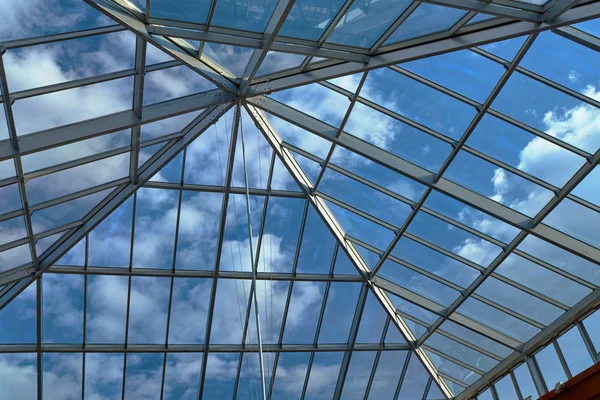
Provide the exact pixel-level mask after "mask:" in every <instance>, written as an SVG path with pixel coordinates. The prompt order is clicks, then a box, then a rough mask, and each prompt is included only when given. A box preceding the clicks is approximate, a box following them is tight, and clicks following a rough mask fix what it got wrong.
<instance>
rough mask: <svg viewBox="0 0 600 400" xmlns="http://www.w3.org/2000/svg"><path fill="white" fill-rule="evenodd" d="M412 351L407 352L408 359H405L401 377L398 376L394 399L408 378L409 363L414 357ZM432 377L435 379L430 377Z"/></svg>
mask: <svg viewBox="0 0 600 400" xmlns="http://www.w3.org/2000/svg"><path fill="white" fill-rule="evenodd" d="M412 353H413V352H412V351H409V352H407V353H406V359H405V360H404V365H403V366H402V372H401V373H400V377H399V378H398V384H397V385H396V391H395V392H394V397H393V399H394V400H396V399H397V398H398V396H399V395H400V390H401V389H402V384H403V383H404V378H406V372H407V371H408V363H409V362H410V359H411V357H412ZM430 379H433V378H432V377H430Z"/></svg>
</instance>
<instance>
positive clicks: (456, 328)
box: [440, 321, 512, 358]
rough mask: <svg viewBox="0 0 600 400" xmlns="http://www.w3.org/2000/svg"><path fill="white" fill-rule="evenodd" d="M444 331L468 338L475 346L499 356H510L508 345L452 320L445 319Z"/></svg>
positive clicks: (442, 327) (510, 351) (442, 328)
mask: <svg viewBox="0 0 600 400" xmlns="http://www.w3.org/2000/svg"><path fill="white" fill-rule="evenodd" d="M440 329H441V330H442V331H444V332H447V333H450V334H452V335H454V336H456V337H459V338H461V339H464V340H467V341H469V342H470V343H472V344H474V345H475V346H477V347H479V348H481V349H484V350H487V351H490V352H492V353H494V354H496V355H498V356H499V357H502V358H505V357H508V356H509V355H510V354H511V353H512V350H511V349H510V348H508V347H505V346H503V345H501V344H499V343H498V342H495V341H493V340H491V339H488V338H486V337H485V336H482V335H480V334H478V333H475V332H473V331H472V330H470V329H467V328H465V327H463V326H461V325H458V324H456V323H454V322H452V321H445V322H444V323H443V324H442V325H441V328H440Z"/></svg>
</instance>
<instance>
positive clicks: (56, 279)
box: [42, 274, 84, 343]
mask: <svg viewBox="0 0 600 400" xmlns="http://www.w3.org/2000/svg"><path fill="white" fill-rule="evenodd" d="M42 283H43V291H42V306H43V311H42V317H43V320H42V324H43V327H44V329H43V341H44V342H46V343H82V342H83V296H84V293H83V275H68V274H44V278H43V280H42Z"/></svg>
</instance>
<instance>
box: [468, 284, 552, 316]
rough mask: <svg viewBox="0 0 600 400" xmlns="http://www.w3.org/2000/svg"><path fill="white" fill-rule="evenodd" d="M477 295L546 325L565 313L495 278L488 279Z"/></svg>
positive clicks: (477, 291)
mask: <svg viewBox="0 0 600 400" xmlns="http://www.w3.org/2000/svg"><path fill="white" fill-rule="evenodd" d="M475 293H477V294H479V295H481V296H483V297H485V298H487V299H490V300H492V301H494V302H495V303H497V304H500V305H502V306H505V307H506V308H508V309H510V310H512V311H515V312H517V313H519V314H521V315H524V316H526V317H529V318H531V319H533V320H535V321H537V322H539V323H541V324H544V325H548V324H550V323H551V322H552V321H554V320H555V319H556V318H558V317H559V316H560V315H561V314H562V313H563V310H561V309H559V308H558V307H555V306H553V305H551V304H549V303H546V302H545V301H543V300H540V299H538V298H537V297H534V296H532V295H530V294H527V293H525V292H523V291H521V290H519V289H517V288H515V287H513V286H510V285H508V284H507V283H504V282H502V281H500V280H498V279H496V278H493V277H488V278H487V279H486V280H485V281H484V282H483V283H482V284H481V286H479V288H478V289H477V290H476V291H475Z"/></svg>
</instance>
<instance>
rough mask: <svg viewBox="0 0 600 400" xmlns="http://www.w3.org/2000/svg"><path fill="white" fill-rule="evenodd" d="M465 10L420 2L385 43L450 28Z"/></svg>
mask: <svg viewBox="0 0 600 400" xmlns="http://www.w3.org/2000/svg"><path fill="white" fill-rule="evenodd" d="M465 14H466V12H465V11H463V10H459V9H457V8H449V7H442V6H438V5H435V4H427V3H422V4H420V5H419V7H418V8H417V9H416V10H415V11H414V12H413V13H412V14H410V16H409V17H408V18H407V19H406V21H404V22H403V23H402V25H400V26H399V27H398V29H396V31H395V32H394V33H393V34H392V36H390V37H389V39H388V40H387V41H386V42H385V45H388V44H392V43H397V42H401V41H404V40H409V39H413V38H416V37H419V36H425V35H429V34H432V33H436V32H443V31H447V30H448V29H450V28H451V27H452V26H453V25H454V24H455V23H456V22H458V20H459V19H461V18H462V16H463V15H465Z"/></svg>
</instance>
